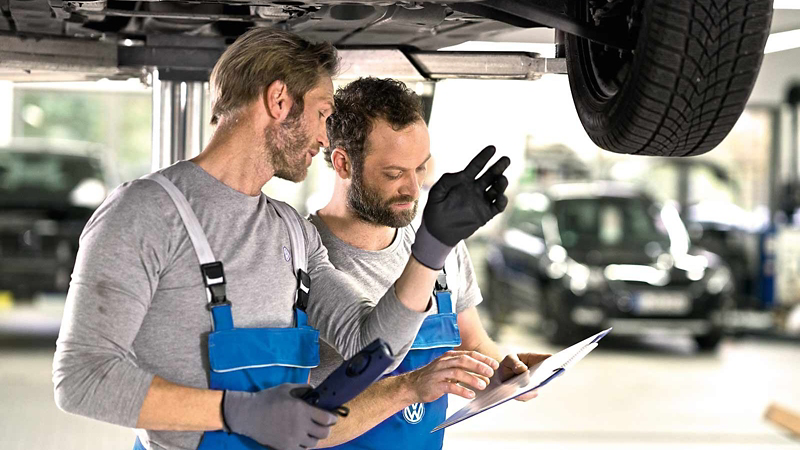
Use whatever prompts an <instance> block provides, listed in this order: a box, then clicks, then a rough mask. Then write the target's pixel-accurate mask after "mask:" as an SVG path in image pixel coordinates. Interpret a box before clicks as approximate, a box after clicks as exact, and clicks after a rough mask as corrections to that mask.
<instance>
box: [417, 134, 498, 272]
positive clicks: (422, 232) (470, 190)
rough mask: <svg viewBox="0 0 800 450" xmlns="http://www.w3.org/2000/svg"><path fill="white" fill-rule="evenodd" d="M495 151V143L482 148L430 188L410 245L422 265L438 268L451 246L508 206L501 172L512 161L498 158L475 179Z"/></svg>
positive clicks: (440, 266) (468, 235) (442, 263)
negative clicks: (415, 234) (414, 236)
mask: <svg viewBox="0 0 800 450" xmlns="http://www.w3.org/2000/svg"><path fill="white" fill-rule="evenodd" d="M494 153H495V148H494V146H492V145H490V146H488V147H486V148H484V149H483V150H481V152H480V153H478V155H477V156H476V157H475V158H473V159H472V161H470V163H469V164H467V167H466V168H465V169H464V170H462V171H461V172H456V173H446V174H444V175H442V177H441V178H440V179H439V181H437V182H436V184H434V185H433V187H432V188H431V191H430V194H429V195H428V202H427V203H426V204H425V210H424V211H423V213H422V226H421V227H420V229H419V231H418V232H417V237H416V240H415V243H414V246H413V247H412V253H413V254H414V257H415V258H416V259H417V260H418V261H419V262H421V263H422V264H424V265H425V266H427V267H429V268H431V269H437V270H438V269H441V268H442V266H443V265H444V259H445V258H446V257H447V254H448V253H449V252H450V249H452V247H454V246H455V245H456V244H458V242H459V241H461V240H463V239H466V238H468V237H470V236H471V235H472V233H474V232H475V231H477V230H478V228H480V227H482V226H483V225H485V224H486V223H487V222H488V221H489V220H491V218H492V217H494V216H496V215H497V214H498V213H500V212H501V211H503V210H504V209H505V208H506V205H508V198H507V197H506V196H505V194H504V192H505V190H506V188H507V187H508V179H507V178H506V177H505V176H504V175H503V172H504V171H505V170H506V169H507V168H508V166H509V164H511V160H509V159H508V158H507V157H505V156H504V157H502V158H500V159H499V160H498V161H497V162H496V163H494V164H493V165H492V166H491V167H490V168H489V169H488V170H487V171H486V172H485V173H484V174H483V175H481V177H480V178H477V179H476V177H477V176H478V174H479V173H480V172H481V170H483V168H484V167H485V166H486V164H487V163H488V162H489V160H490V159H492V156H494ZM442 253H444V255H442Z"/></svg>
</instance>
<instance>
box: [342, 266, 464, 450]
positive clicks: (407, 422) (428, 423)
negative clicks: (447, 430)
mask: <svg viewBox="0 0 800 450" xmlns="http://www.w3.org/2000/svg"><path fill="white" fill-rule="evenodd" d="M434 294H435V295H436V304H437V306H438V308H439V312H438V314H432V315H430V316H428V317H426V318H425V321H424V322H422V326H421V327H420V330H419V333H417V337H416V338H415V339H414V343H413V344H412V345H411V350H409V352H408V354H407V355H406V357H405V359H403V362H402V363H400V366H398V367H397V369H395V370H394V371H393V372H391V373H390V374H388V375H386V376H395V375H400V374H403V373H406V372H410V371H412V370H416V369H419V368H420V367H423V366H426V365H428V363H430V362H431V361H433V360H434V359H436V358H438V357H439V356H442V355H443V354H444V353H446V352H447V351H449V350H452V349H453V348H455V347H458V346H459V345H461V335H460V334H459V331H458V323H457V315H456V313H455V312H454V311H453V304H452V301H451V299H450V291H449V290H447V288H446V287H444V288H443V287H442V286H441V284H439V283H438V282H437V289H436V290H435V291H434ZM446 412H447V395H443V396H441V397H440V398H439V399H438V400H436V401H433V402H431V403H415V404H413V405H411V406H409V407H407V408H405V409H404V410H402V411H398V412H397V413H396V414H394V415H393V416H391V417H389V418H388V419H386V420H384V421H383V422H381V423H380V424H378V425H377V426H376V427H375V428H373V429H371V430H369V431H367V432H366V433H364V434H362V435H361V436H359V437H357V438H355V439H353V440H352V441H350V442H347V443H344V444H342V445H338V446H336V447H332V448H337V449H381V450H384V449H398V450H409V449H426V450H428V449H434V450H435V449H441V448H442V443H443V440H444V430H439V431H437V432H436V433H431V432H430V431H431V430H432V429H433V428H434V427H436V426H437V425H439V424H440V423H442V422H444V420H445V418H446V416H445V413H446Z"/></svg>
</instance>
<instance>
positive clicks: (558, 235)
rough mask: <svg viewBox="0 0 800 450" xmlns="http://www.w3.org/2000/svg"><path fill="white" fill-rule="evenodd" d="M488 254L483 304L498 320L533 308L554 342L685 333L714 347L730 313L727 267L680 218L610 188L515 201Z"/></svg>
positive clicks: (528, 195)
mask: <svg viewBox="0 0 800 450" xmlns="http://www.w3.org/2000/svg"><path fill="white" fill-rule="evenodd" d="M510 206H511V207H510V208H509V209H508V210H507V212H506V214H505V217H504V220H505V222H504V223H503V226H502V227H501V230H500V232H499V233H498V235H497V236H496V237H495V238H494V239H493V240H492V241H491V242H490V245H489V247H488V249H487V277H488V279H487V284H486V286H487V288H488V296H487V297H488V302H487V307H488V309H489V311H490V314H491V316H492V319H493V320H494V321H495V322H497V323H505V322H507V321H509V320H510V319H512V318H513V316H514V315H515V313H516V312H517V311H536V312H537V313H538V314H539V315H540V318H541V322H540V323H541V330H542V331H543V333H544V334H545V335H546V336H547V338H548V339H549V340H551V341H552V342H554V343H558V344H567V343H572V342H574V341H575V340H576V339H578V338H580V337H584V336H586V335H588V334H590V333H592V332H594V331H596V330H600V329H603V328H606V327H609V326H611V327H614V334H615V335H627V334H633V335H639V334H644V333H648V332H652V331H669V332H675V331H679V332H683V333H688V334H691V335H692V336H693V337H694V338H695V340H696V341H697V344H698V345H699V347H700V348H703V349H713V348H715V347H716V346H717V344H718V343H719V341H720V339H721V337H722V335H723V331H724V320H723V319H724V315H725V313H726V312H728V311H729V310H730V309H731V308H732V307H733V301H732V296H731V290H732V282H731V273H730V269H729V268H728V266H727V265H726V264H725V263H724V262H723V261H722V260H720V258H719V257H718V256H717V255H715V254H713V253H710V252H708V251H705V250H703V249H700V248H697V247H693V246H692V245H691V243H690V241H689V237H688V233H687V232H686V229H685V227H684V225H683V223H682V222H681V219H680V216H679V215H678V213H677V211H676V210H674V209H673V208H668V207H667V208H661V207H659V206H658V205H656V203H654V202H653V201H652V200H651V199H650V198H649V197H647V196H646V195H644V194H643V193H642V192H641V191H640V190H638V189H635V188H633V187H630V186H627V185H622V184H618V183H605V182H578V183H565V184H557V185H553V186H551V187H549V188H547V189H543V190H540V191H529V192H522V193H519V194H517V195H516V196H515V198H514V200H513V202H512V204H511V205H510Z"/></svg>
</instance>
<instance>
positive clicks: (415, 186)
mask: <svg viewBox="0 0 800 450" xmlns="http://www.w3.org/2000/svg"><path fill="white" fill-rule="evenodd" d="M420 181H422V180H421V179H420V178H419V176H418V175H417V173H416V172H413V171H411V172H409V176H407V177H405V183H403V186H402V188H401V190H400V194H402V195H408V196H411V197H413V198H414V199H415V200H416V199H418V198H419V183H420Z"/></svg>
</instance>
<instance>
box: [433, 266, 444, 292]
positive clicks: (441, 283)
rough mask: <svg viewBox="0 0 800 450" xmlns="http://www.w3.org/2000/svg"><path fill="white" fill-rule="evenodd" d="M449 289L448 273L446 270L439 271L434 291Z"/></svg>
mask: <svg viewBox="0 0 800 450" xmlns="http://www.w3.org/2000/svg"><path fill="white" fill-rule="evenodd" d="M446 290H447V274H445V273H444V271H441V272H439V275H438V276H437V277H436V284H434V287H433V292H442V291H446Z"/></svg>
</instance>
